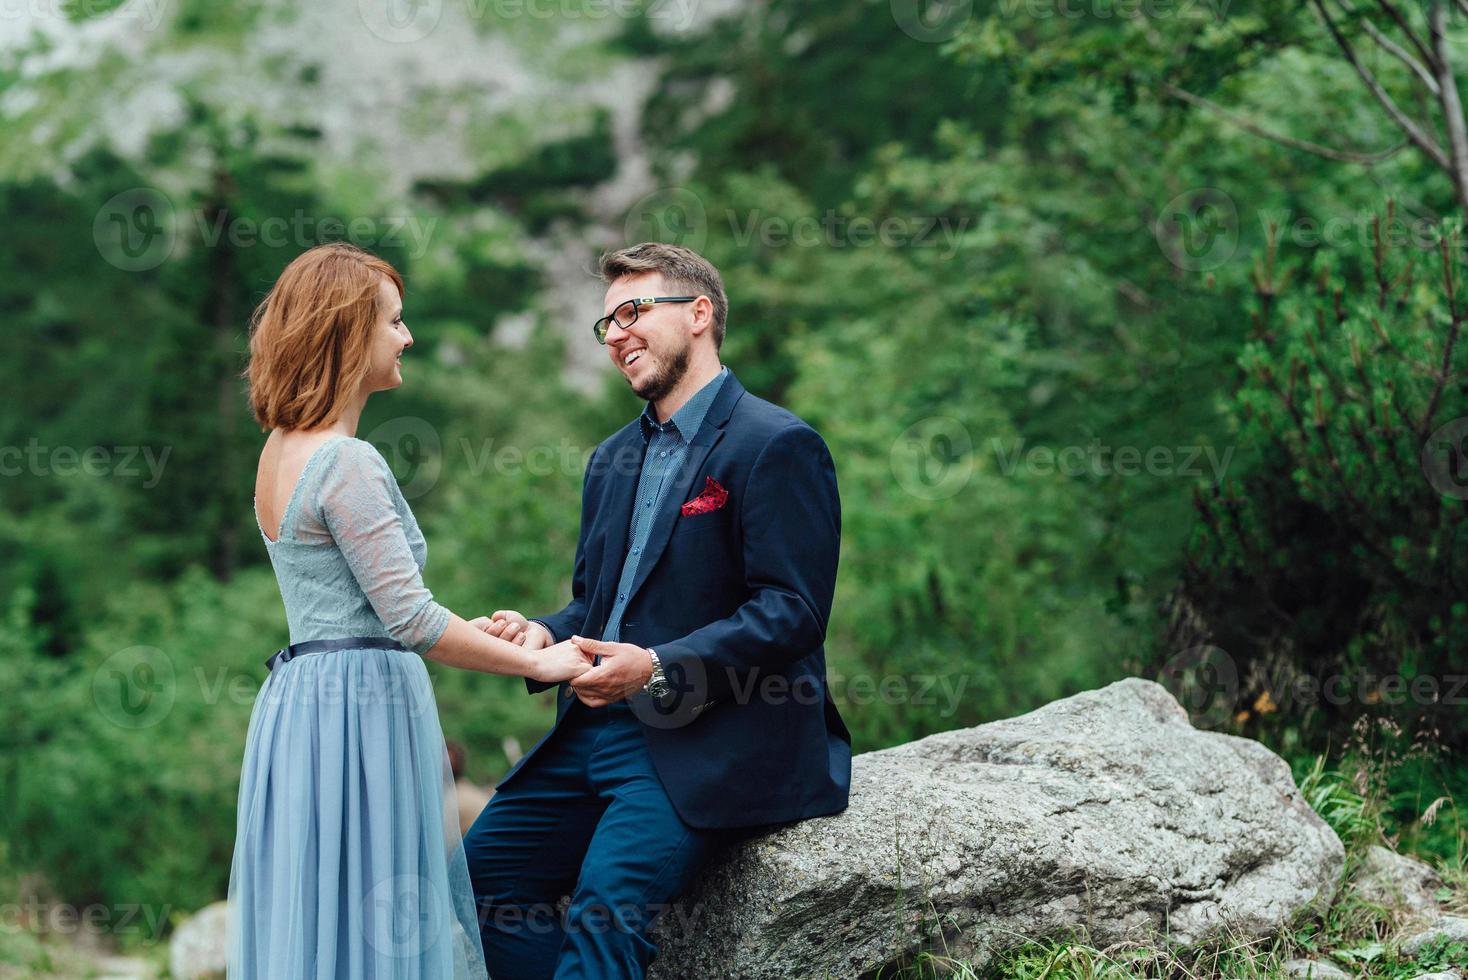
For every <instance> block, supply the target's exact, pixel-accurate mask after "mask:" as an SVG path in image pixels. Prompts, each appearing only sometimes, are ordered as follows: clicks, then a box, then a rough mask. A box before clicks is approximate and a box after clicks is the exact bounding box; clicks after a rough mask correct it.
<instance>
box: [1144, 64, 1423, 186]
mask: <svg viewBox="0 0 1468 980" xmlns="http://www.w3.org/2000/svg"><path fill="white" fill-rule="evenodd" d="M1162 90H1163V91H1164V92H1165V93H1167V94H1168V95H1170V96H1172V97H1173V98H1175V99H1181V100H1182V101H1183V102H1187V103H1189V104H1191V105H1195V106H1197V107H1199V108H1200V109H1207V110H1208V111H1209V112H1213V113H1217V114H1218V115H1219V116H1222V117H1223V118H1224V119H1226V120H1228V121H1229V122H1231V123H1233V124H1234V125H1235V126H1237V127H1239V128H1240V129H1242V130H1243V131H1244V132H1246V133H1251V134H1253V135H1254V136H1258V137H1260V138H1261V139H1266V140H1269V141H1270V142H1273V143H1278V144H1280V145H1281V146H1288V147H1290V148H1291V149H1294V150H1301V151H1303V152H1305V153H1313V154H1315V155H1316V156H1319V157H1324V158H1325V159H1327V160H1337V161H1339V162H1341V163H1362V164H1366V165H1367V166H1370V165H1371V164H1375V163H1380V162H1381V161H1383V160H1386V159H1388V158H1389V157H1392V156H1394V155H1395V154H1397V153H1398V152H1400V151H1401V149H1402V147H1404V146H1406V145H1407V141H1405V140H1403V141H1402V142H1400V143H1398V144H1397V145H1396V146H1392V147H1388V148H1387V149H1385V150H1378V151H1377V152H1375V153H1356V152H1353V151H1351V150H1337V149H1334V148H1332V147H1329V146H1322V145H1321V144H1319V143H1311V142H1309V141H1308V140H1302V139H1296V138H1295V137H1293V136H1286V135H1284V134H1283V133H1275V132H1271V131H1270V130H1267V129H1265V128H1264V127H1263V126H1260V125H1259V124H1258V123H1255V122H1252V121H1250V120H1248V119H1246V118H1244V117H1243V116H1241V115H1239V114H1238V113H1236V112H1232V111H1230V110H1228V109H1225V108H1224V107H1223V106H1221V105H1219V104H1218V103H1217V102H1213V101H1211V100H1209V99H1205V98H1203V96H1201V95H1194V94H1193V93H1192V92H1188V91H1186V90H1184V89H1180V88H1178V87H1177V86H1176V85H1173V84H1172V83H1171V82H1163V83H1162Z"/></svg>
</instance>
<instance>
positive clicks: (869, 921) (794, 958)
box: [653, 678, 1344, 980]
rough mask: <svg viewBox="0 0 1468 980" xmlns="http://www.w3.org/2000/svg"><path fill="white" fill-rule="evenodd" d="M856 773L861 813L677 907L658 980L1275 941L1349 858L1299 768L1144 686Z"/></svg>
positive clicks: (898, 752)
mask: <svg viewBox="0 0 1468 980" xmlns="http://www.w3.org/2000/svg"><path fill="white" fill-rule="evenodd" d="M772 763H775V764H777V763H778V760H772ZM852 770H853V771H852V791H851V805H850V807H849V808H848V809H847V810H846V811H845V812H843V813H840V814H837V815H835V816H830V817H821V818H817V819H813V820H807V821H804V822H802V823H798V824H794V825H791V826H788V827H784V828H781V829H779V830H777V831H775V832H773V833H771V834H768V835H766V836H763V837H759V838H756V839H754V840H752V841H750V842H748V843H746V844H744V845H742V846H740V847H738V848H736V849H734V850H732V851H730V852H729V853H728V854H727V855H726V856H725V857H723V858H722V859H720V860H718V861H717V862H716V863H714V864H713V865H711V866H710V868H709V869H708V871H707V872H706V873H705V875H704V876H703V878H702V880H701V883H700V886H699V887H698V888H696V889H695V890H694V891H693V892H692V893H690V894H689V895H687V896H685V898H684V899H683V900H682V901H681V902H680V903H679V904H678V907H677V908H675V909H673V910H671V911H669V912H668V913H667V914H666V915H664V916H663V917H662V920H661V923H660V928H661V930H662V936H663V951H662V954H661V955H660V957H659V958H658V961H657V962H656V964H655V965H654V972H653V975H654V976H655V977H657V978H660V980H677V978H683V977H737V978H741V980H761V978H775V977H833V978H843V977H860V976H863V975H865V974H867V973H870V972H871V971H874V970H876V969H877V968H879V967H881V966H883V965H884V964H888V963H891V962H893V961H894V960H895V959H897V958H898V957H899V956H902V955H911V954H914V953H916V952H917V951H920V950H930V951H936V952H939V953H944V954H946V955H950V956H954V957H959V958H964V959H971V960H974V961H976V962H978V963H980V964H984V963H987V962H988V959H989V957H990V956H991V955H992V954H993V953H995V952H997V951H999V950H1002V949H1005V948H1007V947H1010V946H1012V945H1016V944H1018V943H1019V942H1021V941H1022V939H1023V938H1024V937H1031V938H1037V939H1059V938H1064V937H1066V936H1067V935H1081V936H1083V937H1085V938H1087V939H1088V940H1089V941H1090V942H1092V943H1096V944H1099V945H1106V944H1110V943H1115V942H1120V941H1123V940H1135V941H1144V942H1153V943H1157V942H1160V941H1161V940H1162V939H1163V937H1166V938H1170V939H1171V940H1172V941H1174V942H1179V943H1183V944H1192V943H1196V942H1198V941H1199V940H1202V939H1205V938H1207V937H1210V936H1212V935H1214V934H1216V933H1217V932H1218V931H1219V930H1220V929H1221V928H1222V926H1223V924H1224V922H1225V921H1228V922H1229V923H1231V925H1232V928H1233V929H1234V930H1235V931H1236V933H1237V934H1238V935H1240V936H1243V937H1254V936H1264V935H1270V934H1273V933H1274V932H1275V931H1277V930H1278V929H1279V928H1280V927H1281V925H1282V924H1284V923H1285V922H1286V920H1288V919H1289V917H1290V916H1291V915H1292V914H1293V913H1294V912H1296V911H1297V910H1299V909H1300V908H1302V907H1303V906H1306V905H1307V904H1310V903H1313V902H1319V903H1321V904H1324V903H1327V902H1329V900H1330V899H1331V898H1332V897H1333V896H1334V894H1335V891H1336V887H1337V884H1338V878H1339V876H1340V873H1341V869H1342V865H1343V862H1344V850H1343V848H1342V846H1341V842H1340V840H1339V839H1338V838H1337V837H1336V835H1335V833H1334V832H1333V831H1331V829H1330V828H1329V827H1328V826H1326V824H1325V823H1324V821H1322V820H1321V819H1320V818H1319V817H1318V816H1317V815H1316V814H1315V812H1314V811H1313V810H1311V809H1310V807H1309V805H1308V804H1307V803H1306V802H1305V800H1304V799H1303V798H1302V796H1301V795H1300V792H1299V790H1298V789H1297V788H1296V786H1295V783H1294V780H1293V778H1292V777H1291V775H1290V771H1289V767H1288V766H1287V765H1286V764H1285V763H1284V761H1283V760H1281V759H1280V758H1279V757H1278V756H1276V755H1275V754H1274V753H1272V752H1270V751H1269V750H1268V749H1266V748H1265V747H1264V746H1262V745H1260V744H1259V743H1258V742H1255V741H1252V740H1250V739H1245V738H1239V737H1236V736H1232V735H1224V734H1218V733H1213V732H1206V731H1199V730H1197V729H1195V728H1193V726H1192V725H1191V724H1190V723H1189V721H1188V717H1187V713H1186V712H1185V711H1184V710H1183V708H1182V707H1181V706H1180V705H1179V704H1178V703H1177V701H1176V700H1175V699H1174V698H1173V697H1172V695H1170V694H1169V693H1168V692H1167V690H1166V689H1165V688H1163V687H1162V686H1161V685H1159V684H1156V683H1154V682H1152V681H1148V680H1143V679H1140V678H1128V679H1126V680H1121V681H1117V682H1116V683H1114V684H1110V685H1108V686H1106V687H1104V688H1101V689H1099V690H1094V691H1086V692H1084V693H1081V694H1077V695H1075V696H1073V697H1068V698H1064V699H1062V700H1059V701H1055V702H1052V703H1050V704H1048V705H1045V706H1044V707H1042V708H1039V709H1038V710H1035V711H1032V712H1030V713H1029V714H1026V715H1021V716H1019V717H1016V718H1008V719H1005V720H1003V721H996V722H991V723H989V724H986V725H979V726H977V727H975V728H969V729H962V730H959V731H952V732H944V733H942V734H939V735H933V736H930V737H928V738H925V739H922V740H920V741H917V742H910V743H908V744H906V745H899V746H897V747H895V748H891V749H885V750H883V751H880V752H869V753H866V754H864V755H860V756H858V757H857V758H856V759H855V760H854V762H853V766H852ZM737 791H738V788H737V787H731V788H730V792H731V793H737Z"/></svg>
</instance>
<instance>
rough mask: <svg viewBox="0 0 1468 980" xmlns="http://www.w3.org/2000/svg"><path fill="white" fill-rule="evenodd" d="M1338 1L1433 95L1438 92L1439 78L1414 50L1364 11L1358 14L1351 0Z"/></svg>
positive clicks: (1362, 27) (1372, 37)
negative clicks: (1405, 46) (1393, 38)
mask: <svg viewBox="0 0 1468 980" xmlns="http://www.w3.org/2000/svg"><path fill="white" fill-rule="evenodd" d="M1336 2H1337V3H1339V4H1340V6H1341V9H1342V10H1344V11H1345V12H1346V13H1348V14H1352V15H1355V16H1357V17H1358V19H1359V23H1360V24H1361V29H1362V30H1364V31H1365V32H1366V34H1367V35H1368V36H1369V37H1370V38H1371V40H1373V41H1375V42H1376V43H1377V44H1378V45H1380V46H1381V48H1382V50H1384V51H1386V52H1387V53H1389V54H1391V55H1392V56H1394V57H1395V58H1397V60H1399V61H1400V62H1401V63H1402V64H1404V65H1406V66H1407V67H1408V68H1410V69H1411V70H1412V73H1413V74H1414V75H1416V76H1417V78H1418V80H1420V81H1421V82H1422V84H1423V85H1425V86H1427V90H1428V91H1429V92H1431V93H1432V94H1433V95H1437V94H1438V84H1437V79H1436V78H1434V77H1433V76H1432V72H1431V71H1430V70H1428V67H1427V65H1424V64H1423V63H1422V62H1420V61H1418V60H1417V59H1416V58H1414V57H1412V52H1410V51H1408V50H1407V49H1406V48H1404V47H1402V46H1401V45H1400V44H1398V43H1397V42H1396V41H1393V40H1392V39H1391V38H1389V37H1387V36H1386V35H1385V34H1383V33H1381V31H1380V30H1378V29H1377V26H1376V25H1375V24H1373V23H1372V22H1371V19H1370V18H1369V17H1367V16H1366V15H1365V14H1364V13H1362V14H1357V13H1356V8H1355V7H1352V6H1351V4H1350V2H1349V0H1336Z"/></svg>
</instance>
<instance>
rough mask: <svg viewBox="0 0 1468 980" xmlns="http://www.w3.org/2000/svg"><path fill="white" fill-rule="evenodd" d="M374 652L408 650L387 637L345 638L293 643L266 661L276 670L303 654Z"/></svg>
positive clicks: (267, 664) (270, 668)
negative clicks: (335, 651)
mask: <svg viewBox="0 0 1468 980" xmlns="http://www.w3.org/2000/svg"><path fill="white" fill-rule="evenodd" d="M364 647H365V648H368V649H372V650H407V649H408V648H407V647H405V646H403V645H402V644H401V643H399V642H398V641H397V640H393V639H389V638H388V637H385V636H344V637H342V638H340V639H336V640H305V641H303V642H301V643H292V644H291V645H290V646H288V647H284V648H282V649H280V650H277V651H275V652H274V653H273V654H271V655H270V659H269V660H267V661H265V667H266V669H267V670H274V669H275V668H276V667H279V666H280V665H281V664H283V663H285V662H286V661H288V660H294V659H295V658H296V657H299V656H300V655H301V654H303V653H326V652H328V651H330V650H361V649H363V648H364Z"/></svg>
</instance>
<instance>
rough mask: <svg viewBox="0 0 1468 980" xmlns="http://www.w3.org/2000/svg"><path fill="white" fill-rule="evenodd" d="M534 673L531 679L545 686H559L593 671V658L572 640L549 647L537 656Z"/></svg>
mask: <svg viewBox="0 0 1468 980" xmlns="http://www.w3.org/2000/svg"><path fill="white" fill-rule="evenodd" d="M532 669H533V670H534V673H532V674H530V675H529V676H530V679H531V680H533V681H540V682H541V683H543V684H559V683H560V682H561V681H568V680H570V679H571V678H573V677H579V676H581V675H582V674H584V673H586V672H587V671H588V670H590V669H591V658H590V657H589V656H587V655H586V654H584V653H582V652H581V648H580V647H578V646H577V645H576V644H574V643H572V642H571V641H570V640H566V641H565V642H564V643H557V644H555V645H554V646H548V647H546V648H545V649H543V650H540V651H537V652H536V654H535V665H534V667H533V668H532Z"/></svg>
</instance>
